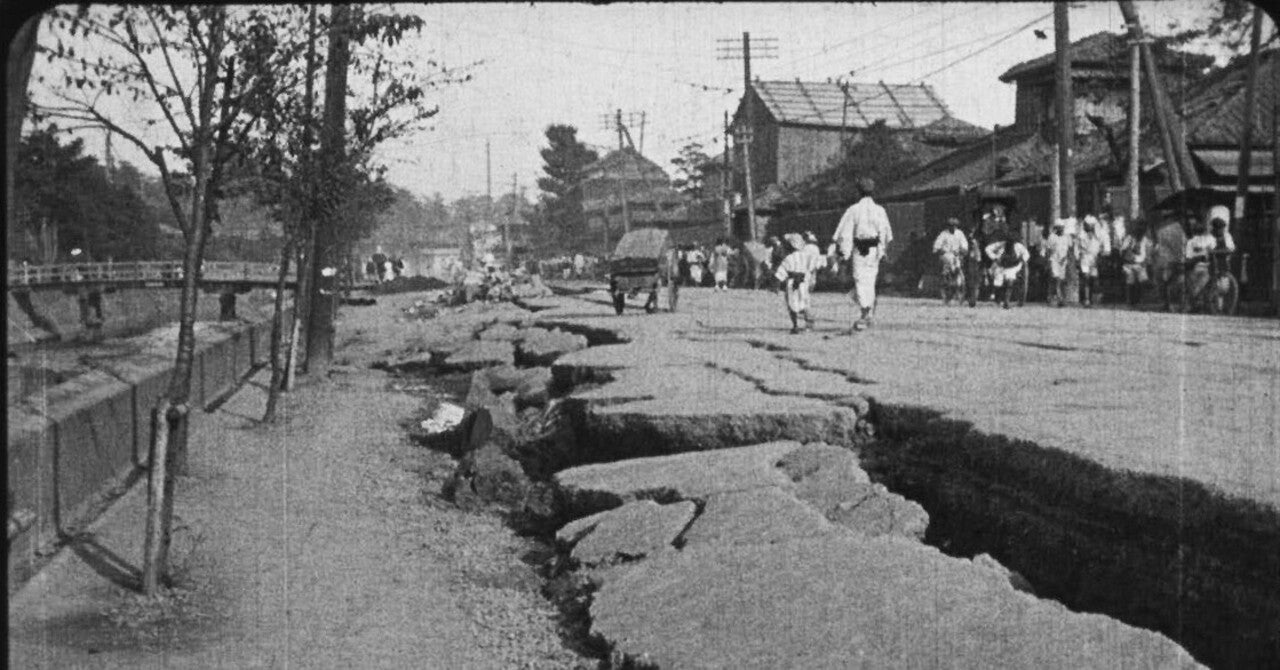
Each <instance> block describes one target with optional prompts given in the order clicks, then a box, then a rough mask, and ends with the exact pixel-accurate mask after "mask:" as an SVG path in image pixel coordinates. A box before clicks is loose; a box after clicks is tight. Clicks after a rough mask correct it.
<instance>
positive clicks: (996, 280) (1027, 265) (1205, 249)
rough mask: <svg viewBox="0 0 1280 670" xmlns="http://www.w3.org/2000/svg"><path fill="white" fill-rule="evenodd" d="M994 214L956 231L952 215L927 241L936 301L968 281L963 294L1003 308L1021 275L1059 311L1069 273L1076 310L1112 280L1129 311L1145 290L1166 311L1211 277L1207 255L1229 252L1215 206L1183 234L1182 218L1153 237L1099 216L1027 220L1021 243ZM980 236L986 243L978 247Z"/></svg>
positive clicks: (1231, 245) (1221, 213)
mask: <svg viewBox="0 0 1280 670" xmlns="http://www.w3.org/2000/svg"><path fill="white" fill-rule="evenodd" d="M1001 216H1002V213H1001V212H999V211H996V212H993V213H991V214H989V215H987V216H986V217H984V219H983V220H982V221H981V222H979V223H977V224H976V225H975V226H974V227H973V228H972V229H970V230H967V231H966V230H961V229H960V221H959V219H958V218H956V217H950V218H949V219H948V220H947V223H946V228H945V229H944V230H943V231H942V232H940V233H939V234H938V236H937V237H936V238H935V239H934V241H933V244H932V252H933V254H934V255H935V256H936V257H937V259H938V260H937V267H938V275H939V277H940V279H941V285H942V291H941V293H942V298H943V301H944V303H946V304H950V302H951V301H952V299H953V298H958V297H959V295H960V293H962V292H963V289H964V288H965V287H966V284H968V283H976V284H977V285H976V286H968V287H967V288H968V289H969V290H970V291H971V293H970V295H971V296H977V295H979V294H984V293H985V294H986V295H990V296H991V297H993V298H994V299H995V300H997V301H998V302H1000V303H1001V304H1002V305H1003V306H1004V307H1006V308H1007V307H1008V306H1009V295H1010V286H1011V285H1012V284H1014V283H1015V282H1019V281H1023V274H1024V273H1026V275H1027V276H1026V282H1027V283H1028V284H1031V285H1032V286H1033V287H1034V285H1035V284H1036V283H1038V282H1041V281H1043V282H1044V283H1045V286H1046V300H1047V302H1048V303H1049V304H1051V305H1057V306H1059V307H1061V306H1063V305H1065V304H1066V303H1067V302H1068V296H1067V293H1066V292H1067V283H1068V282H1067V280H1068V274H1069V271H1070V270H1071V269H1074V270H1075V271H1076V273H1077V276H1078V277H1079V295H1078V296H1077V297H1078V298H1079V303H1080V304H1081V305H1082V306H1084V307H1092V306H1094V305H1096V304H1098V302H1099V301H1100V299H1101V289H1102V282H1103V281H1104V280H1115V281H1116V282H1120V283H1122V284H1123V286H1124V302H1125V303H1126V304H1128V305H1129V306H1131V307H1137V306H1138V305H1139V304H1140V302H1141V300H1142V297H1143V295H1144V294H1145V292H1146V291H1147V290H1148V289H1155V290H1157V292H1158V293H1159V294H1160V297H1161V298H1162V299H1163V301H1164V306H1165V308H1166V309H1171V308H1172V301H1173V299H1174V298H1175V297H1178V299H1179V300H1182V301H1185V300H1186V299H1188V298H1193V297H1195V296H1200V295H1203V292H1204V291H1205V289H1206V287H1207V286H1208V285H1209V284H1210V282H1212V281H1215V278H1216V277H1218V276H1219V270H1215V268H1213V266H1212V261H1213V257H1214V255H1215V254H1214V252H1225V253H1227V254H1229V253H1230V252H1234V251H1235V242H1234V240H1233V239H1232V238H1231V233H1230V232H1229V231H1228V224H1229V222H1230V213H1229V212H1228V210H1227V208H1226V207H1223V206H1221V205H1218V206H1214V207H1212V208H1210V209H1209V210H1208V212H1207V213H1206V215H1205V216H1204V217H1203V219H1193V220H1192V221H1191V224H1190V226H1189V228H1190V231H1191V233H1192V235H1191V236H1190V237H1187V236H1186V235H1185V233H1184V232H1183V225H1182V218H1183V217H1180V216H1178V215H1177V214H1176V213H1173V212H1169V213H1165V214H1164V215H1163V218H1162V219H1161V223H1162V225H1161V226H1160V227H1159V230H1160V231H1161V233H1160V235H1161V236H1162V239H1160V240H1157V239H1155V233H1154V232H1153V230H1152V227H1151V226H1149V225H1148V223H1147V221H1146V220H1144V219H1142V218H1139V219H1137V220H1134V221H1132V222H1126V220H1125V219H1124V217H1121V216H1112V215H1111V214H1110V213H1107V212H1101V213H1098V214H1087V215H1085V216H1084V217H1082V218H1081V219H1079V220H1078V221H1077V219H1075V218H1066V219H1060V220H1057V221H1054V222H1053V223H1052V225H1051V226H1049V228H1048V231H1047V234H1046V232H1045V231H1044V230H1043V229H1042V228H1041V227H1040V226H1039V225H1037V224H1036V223H1035V221H1034V220H1031V221H1027V222H1024V223H1023V225H1022V229H1023V230H1025V231H1027V234H1026V235H1025V236H1026V237H1028V238H1029V239H1026V240H1024V239H1023V237H1024V234H1023V232H1022V230H1018V229H1015V228H1012V227H1007V226H1004V225H1001V224H1002V223H1003V221H1001V220H1000V218H1001ZM1077 223H1078V229H1077ZM989 224H994V225H989ZM984 232H985V233H986V238H987V240H988V241H987V243H986V244H985V246H984V247H983V248H978V247H979V244H978V242H977V240H978V238H979V236H980V235H982V234H983V233H984ZM1033 290H1034V289H1033ZM1179 294H1180V295H1179ZM1022 297H1023V298H1025V297H1026V296H1025V295H1024V296H1022ZM972 304H973V298H971V300H970V305H972Z"/></svg>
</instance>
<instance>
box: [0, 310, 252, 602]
mask: <svg viewBox="0 0 1280 670" xmlns="http://www.w3.org/2000/svg"><path fill="white" fill-rule="evenodd" d="M270 335H271V326H270V323H269V322H259V323H251V322H242V321H238V322H225V323H216V322H213V323H210V322H201V323H197V324H196V337H197V346H196V352H195V361H194V367H193V371H192V380H191V400H192V403H193V404H194V405H195V406H196V407H206V406H209V405H211V404H214V403H216V402H218V401H219V400H220V399H222V398H224V397H225V396H226V395H227V394H228V393H230V392H231V391H233V390H234V389H235V388H236V387H237V385H238V384H239V383H240V382H241V380H242V379H244V378H245V376H246V375H248V374H249V373H250V372H251V371H252V370H254V369H256V368H257V367H259V366H262V365H264V364H266V363H267V360H268V358H267V357H268V353H269V348H270ZM176 341H177V326H176V325H173V326H169V327H166V328H161V329H158V330H155V331H152V332H150V333H147V334H145V335H139V336H135V337H132V338H125V339H120V340H113V341H112V342H111V343H110V346H106V345H103V346H102V347H100V350H99V351H98V352H97V355H94V354H84V355H81V356H80V357H79V360H78V361H77V364H76V368H77V374H68V375H67V377H66V378H65V379H63V380H62V381H61V382H60V383H56V384H52V385H49V386H47V387H45V388H44V390H42V391H39V392H35V393H32V394H29V395H26V396H24V397H22V398H18V399H16V401H15V402H12V403H11V404H10V405H9V408H8V430H7V439H8V446H7V452H8V513H9V528H8V538H9V546H8V552H9V554H8V557H9V572H8V575H9V588H10V592H12V591H13V590H14V589H15V588H17V587H18V586H20V585H21V584H22V583H23V582H24V581H26V580H27V579H28V578H29V577H30V576H31V574H32V573H33V571H34V570H35V569H36V567H38V565H39V564H40V563H41V562H42V560H43V558H44V557H46V556H49V555H51V554H52V553H53V551H54V550H56V548H57V547H58V546H60V545H61V544H63V543H65V542H66V541H68V540H69V539H70V538H73V537H74V536H75V535H76V533H77V532H78V531H79V529H81V528H83V527H84V526H85V525H86V524H87V523H88V522H90V521H91V520H92V519H93V518H94V517H95V516H96V515H97V514H98V513H99V512H100V511H101V509H102V508H103V505H104V504H105V503H106V502H108V501H109V500H111V499H112V498H114V497H116V496H117V495H119V494H120V493H122V492H123V491H124V490H125V489H126V488H127V487H128V486H129V485H131V484H132V483H133V482H134V481H136V479H137V478H138V477H139V476H140V475H141V473H142V472H143V471H144V469H145V467H146V465H147V461H148V452H149V449H150V440H151V413H152V410H153V408H155V407H156V406H157V404H158V403H159V401H160V399H161V398H162V396H163V394H164V393H165V392H166V390H167V388H168V384H169V379H170V376H171V373H172V370H173V352H174V350H175V349H174V347H175V345H176ZM200 414H201V413H200V412H193V413H192V415H191V416H192V419H191V430H193V431H198V430H200V416H199V415H200Z"/></svg>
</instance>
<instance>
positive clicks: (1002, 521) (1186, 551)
mask: <svg viewBox="0 0 1280 670" xmlns="http://www.w3.org/2000/svg"><path fill="white" fill-rule="evenodd" d="M555 325H556V326H558V327H561V328H563V329H564V330H566V331H570V332H573V333H576V334H579V335H583V336H585V337H586V338H587V340H588V342H589V344H590V346H592V347H596V346H610V345H619V344H625V343H626V339H625V338H624V337H623V336H621V334H619V333H616V332H614V331H611V330H606V329H596V328H590V327H586V326H582V325H578V324H567V323H557V324H555ZM751 346H752V348H755V349H760V348H762V347H760V346H758V345H755V344H752V345H751ZM770 351H771V353H772V354H773V356H774V357H775V358H777V359H778V360H779V361H782V362H787V363H788V364H791V365H798V364H800V363H803V361H797V360H796V359H795V358H794V357H790V355H789V354H788V352H787V351H785V350H784V349H779V350H777V351H772V350H770ZM704 367H705V368H707V369H710V370H712V371H716V372H719V373H725V374H730V375H734V376H737V377H738V378H740V379H741V380H742V381H743V382H746V383H749V384H751V385H753V386H755V387H756V388H757V390H759V391H761V392H763V393H765V394H767V395H768V396H769V397H775V398H778V399H780V400H787V398H783V397H782V396H787V395H788V394H787V393H786V392H785V391H779V390H778V389H777V388H774V387H770V386H768V385H767V384H765V382H764V380H763V379H760V378H758V377H757V376H756V375H755V374H751V373H749V372H744V371H743V370H742V369H740V368H736V367H735V366H734V365H706V366H704ZM810 367H811V366H810ZM805 369H809V368H805ZM818 371H821V370H818ZM829 372H832V373H834V372H836V371H829ZM618 374H621V371H620V370H616V369H613V368H610V367H608V366H607V365H602V364H595V365H580V366H578V365H573V364H567V365H566V364H564V363H562V362H560V361H557V362H556V364H555V365H553V367H552V377H553V381H552V384H551V397H552V399H553V400H552V406H553V408H555V411H557V412H559V414H560V417H559V419H557V421H558V422H559V428H558V430H559V432H560V434H559V436H558V437H557V439H556V440H555V441H554V444H555V446H554V448H550V447H551V445H552V441H544V442H542V443H541V444H539V443H537V442H530V443H525V444H522V445H518V446H515V447H513V448H512V450H511V451H512V453H513V455H514V456H515V457H516V459H517V460H518V461H519V462H520V464H521V465H522V466H523V469H524V470H525V472H526V474H527V475H529V476H530V477H531V479H533V480H534V481H535V482H540V483H539V484H537V485H538V486H540V487H541V486H546V485H547V482H548V480H549V478H550V476H551V475H552V474H554V473H555V472H557V471H560V470H563V469H565V468H569V467H573V466H577V465H583V464H586V463H592V462H602V461H615V460H621V459H629V458H636V457H640V456H653V455H661V454H672V453H678V452H683V451H694V450H698V451H706V450H714V449H724V448H729V447H738V446H744V445H749V444H757V443H761V442H767V441H770V440H778V439H792V440H798V441H800V442H817V441H826V442H829V443H832V444H839V445H842V446H844V447H846V448H848V449H850V450H851V451H854V452H855V453H857V454H858V455H859V456H860V459H861V463H862V467H863V468H864V469H865V470H866V471H867V472H868V473H869V474H870V476H871V478H872V481H873V482H875V483H878V484H882V485H884V486H885V487H887V488H888V489H889V490H890V491H891V492H892V493H895V494H898V495H901V496H903V497H905V498H907V499H909V500H911V501H914V502H916V503H919V504H920V505H921V506H923V507H924V508H925V510H926V511H927V512H928V515H929V525H928V531H927V533H926V535H925V538H924V539H925V542H926V543H928V544H931V545H933V546H935V547H937V548H939V549H941V550H942V551H944V552H945V553H947V554H949V555H952V556H956V557H964V558H971V557H975V556H980V555H981V554H988V555H990V556H993V557H994V558H995V559H996V560H998V561H999V562H1000V563H1001V564H1003V565H1004V566H1006V567H1007V568H1009V569H1011V570H1012V571H1014V572H1015V573H1017V574H1018V575H1020V576H1021V577H1024V578H1025V579H1026V580H1027V581H1029V582H1030V584H1031V587H1032V589H1033V590H1034V592H1035V594H1036V595H1037V596H1039V597H1041V598H1050V599H1054V600H1057V601H1059V602H1062V603H1063V604H1065V605H1066V606H1068V607H1069V608H1071V609H1073V610H1077V611H1087V612H1094V613H1099V614H1103V615H1107V616H1110V617H1113V618H1115V619H1118V620H1120V621H1123V622H1125V623H1127V624H1130V625H1134V626H1139V627H1143V628H1147V629H1150V630H1156V631H1159V632H1161V633H1163V634H1165V635H1167V636H1168V637H1170V638H1172V639H1174V640H1175V641H1177V642H1178V643H1179V644H1181V645H1182V646H1183V647H1185V648H1186V649H1187V650H1188V651H1190V652H1191V653H1192V654H1194V655H1195V657H1196V658H1197V659H1198V660H1200V661H1202V662H1204V663H1206V664H1208V665H1210V666H1213V667H1224V668H1227V667H1280V515H1278V514H1277V512H1276V510H1274V509H1271V508H1267V507H1264V506H1261V505H1258V504H1254V503H1251V502H1249V501H1244V500H1238V499H1230V498H1226V497H1224V496H1222V495H1219V494H1217V493H1214V492H1212V491H1209V490H1207V489H1206V488H1204V487H1203V486H1202V485H1200V484H1197V483H1194V482H1191V481H1188V480H1185V479H1179V478H1172V477H1158V476H1154V475H1140V474H1134V473H1127V472H1119V471H1115V470H1109V469H1107V468H1105V467H1103V466H1101V465H1099V464H1097V463H1095V462H1092V461H1089V460H1085V459H1082V458H1079V457H1076V456H1073V455H1070V454H1068V453H1065V452H1061V451H1058V450H1054V449H1047V448H1043V447H1040V446H1038V445H1035V444H1031V443H1027V442H1019V441H1014V440H1009V439H1006V438H1004V437H1001V436H997V435H985V434H982V433H980V432H978V431H974V430H972V429H970V427H969V426H968V425H967V424H964V423H962V422H958V421H953V420H947V419H944V418H941V417H940V416H939V415H938V414H937V413H936V412H933V411H931V410H928V409H920V408H903V407H893V406H885V405H880V404H878V403H876V402H875V401H874V399H872V398H867V397H865V396H860V397H858V398H856V400H858V401H859V402H856V403H848V402H845V401H847V400H849V399H832V398H826V397H815V396H814V395H813V394H808V395H805V394H799V395H795V399H796V400H797V401H804V402H809V403H825V404H826V405H829V406H830V408H831V410H832V411H833V413H832V414H831V415H830V416H829V417H820V414H819V415H815V414H814V413H813V412H812V411H811V410H810V411H809V413H808V414H807V415H806V416H805V417H792V418H787V417H785V416H783V417H781V418H780V417H778V416H753V417H729V416H726V415H723V414H716V413H714V412H711V413H707V414H700V413H696V412H695V413H689V414H681V415H678V416H654V415H642V414H640V413H637V414H634V415H633V414H629V413H627V412H626V411H619V407H620V406H622V407H623V409H624V410H625V405H626V404H628V403H633V402H645V401H648V400H652V398H651V397H650V396H645V395H636V396H634V397H630V396H627V395H626V393H625V392H624V393H623V395H622V397H613V396H611V395H609V394H608V393H605V394H599V393H595V391H599V390H601V389H604V388H608V386H609V385H610V384H613V383H615V382H617V381H618V376H617V375H618ZM858 381H859V382H860V383H863V384H867V385H871V384H873V382H871V381H867V380H861V379H859V380H858ZM873 389H874V387H870V388H868V389H867V391H872V392H873ZM597 396H599V397H597ZM851 405H852V406H851ZM854 406H856V407H854ZM542 420H545V416H544V418H543V419H542ZM552 497H554V494H553V496H552ZM667 502H671V501H667ZM607 507H610V505H603V507H602V508H607ZM528 511H529V510H527V509H526V510H522V514H521V515H517V516H518V517H520V518H523V519H525V520H528V518H529V517H528V514H527V512H528ZM539 513H540V514H541V515H542V516H541V518H537V519H535V521H536V523H535V524H534V526H533V527H530V528H528V529H527V530H530V532H533V533H535V534H536V535H538V536H540V537H542V539H543V540H544V541H546V542H547V543H548V544H549V545H554V539H553V538H552V534H554V532H555V529H556V528H559V527H560V526H561V525H563V524H564V523H567V522H569V521H571V520H572V519H570V518H564V517H563V509H561V508H558V507H557V506H556V505H548V506H546V507H544V508H543V509H542V510H540V511H539ZM534 516H535V517H537V516H538V514H535V515H534ZM534 528H536V530H535V529H534ZM566 560H567V557H566V556H564V555H560V556H558V557H557V558H556V559H553V560H552V561H550V562H548V563H547V564H546V565H545V566H544V568H545V570H544V573H545V574H544V576H545V577H547V578H549V579H550V581H549V586H548V588H547V589H546V593H547V595H548V596H549V597H550V598H551V599H552V600H554V601H556V602H557V603H558V604H560V606H561V607H562V610H563V611H564V613H565V614H566V620H565V621H564V631H565V634H566V638H568V639H567V640H566V642H568V643H572V644H573V645H574V646H575V647H577V648H580V649H584V648H585V649H592V650H594V653H598V654H599V653H604V652H605V649H604V647H603V646H602V643H601V641H600V640H591V639H586V638H584V637H583V636H587V635H588V631H589V628H590V627H589V625H588V623H587V622H586V621H585V620H584V617H586V612H587V610H586V604H587V603H589V602H590V599H591V593H592V591H593V589H594V585H593V584H592V583H591V581H590V579H587V578H585V577H584V576H583V575H582V574H581V573H579V572H575V571H573V570H572V569H569V568H567V567H566V565H565V561H566Z"/></svg>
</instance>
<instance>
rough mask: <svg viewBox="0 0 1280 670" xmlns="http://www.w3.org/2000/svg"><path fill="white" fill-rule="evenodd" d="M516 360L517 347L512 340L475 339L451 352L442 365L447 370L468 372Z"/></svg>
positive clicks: (507, 363)
mask: <svg viewBox="0 0 1280 670" xmlns="http://www.w3.org/2000/svg"><path fill="white" fill-rule="evenodd" d="M514 361H515V348H514V347H513V346H512V345H511V343H510V342H503V341H498V340H475V341H471V342H465V343H463V344H462V345H461V346H459V347H458V348H457V349H455V350H454V351H453V353H451V354H449V355H448V357H447V358H445V359H444V362H443V363H441V365H440V367H441V369H442V370H444V371H446V372H467V371H471V370H479V369H481V368H487V367H493V366H498V365H510V364H512V363H513V362H514Z"/></svg>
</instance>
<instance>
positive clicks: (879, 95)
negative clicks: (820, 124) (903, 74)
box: [797, 12, 1053, 122]
mask: <svg viewBox="0 0 1280 670" xmlns="http://www.w3.org/2000/svg"><path fill="white" fill-rule="evenodd" d="M1052 16H1053V12H1049V13H1048V14H1045V15H1043V16H1040V17H1037V18H1036V19H1033V20H1032V21H1029V22H1027V23H1025V24H1023V25H1021V26H1018V27H1017V28H1014V29H1013V30H1011V31H1009V32H1008V33H1006V34H1004V35H1002V36H1000V37H999V38H998V39H996V40H995V41H994V42H992V43H990V44H988V45H986V46H984V47H982V48H980V49H976V50H974V51H971V52H969V53H967V54H965V55H963V56H961V57H960V58H957V59H955V60H953V61H951V62H950V63H947V64H946V65H944V66H942V67H940V68H938V69H936V70H933V71H932V72H929V73H928V74H925V75H923V76H920V77H916V78H915V81H914V84H923V83H924V80H926V79H928V78H929V77H932V76H933V75H935V74H938V73H939V72H942V71H944V70H948V69H950V68H952V67H955V66H956V65H959V64H960V63H963V62H964V61H966V60H969V59H970V58H973V57H974V56H977V55H978V54H980V53H982V52H984V51H987V50H988V49H991V48H993V47H995V46H996V45H998V44H1000V43H1002V42H1004V41H1006V40H1008V39H1010V38H1012V37H1013V36H1014V35H1017V34H1018V33H1020V32H1022V31H1024V30H1026V29H1027V28H1030V27H1031V26H1033V25H1035V24H1037V23H1039V22H1041V21H1043V20H1045V19H1047V18H1050V17H1052ZM908 85H911V84H908ZM886 95H890V92H889V89H888V88H885V90H884V91H883V92H881V93H876V94H875V95H871V96H868V97H866V98H862V99H860V100H857V101H856V102H857V103H858V104H859V105H861V104H865V103H867V102H871V101H872V100H879V99H880V98H883V97H884V96H886ZM841 109H842V107H833V108H830V109H825V110H815V112H814V114H809V115H805V116H801V117H798V118H797V122H804V121H806V120H808V119H814V118H818V117H819V116H820V115H821V114H823V113H836V112H839V111H841Z"/></svg>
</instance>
